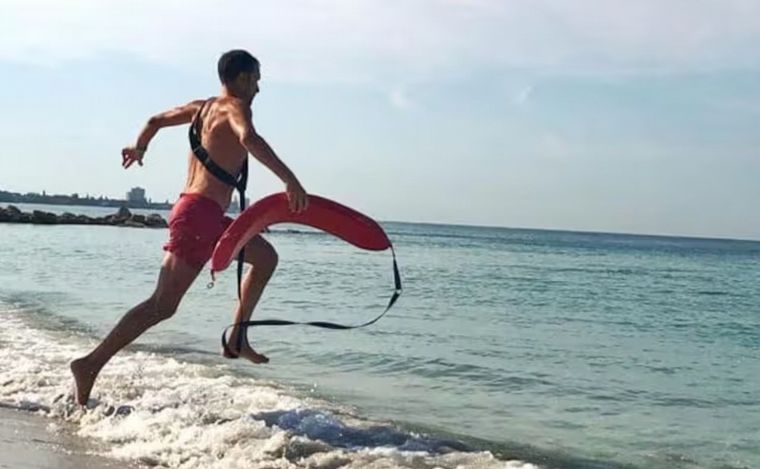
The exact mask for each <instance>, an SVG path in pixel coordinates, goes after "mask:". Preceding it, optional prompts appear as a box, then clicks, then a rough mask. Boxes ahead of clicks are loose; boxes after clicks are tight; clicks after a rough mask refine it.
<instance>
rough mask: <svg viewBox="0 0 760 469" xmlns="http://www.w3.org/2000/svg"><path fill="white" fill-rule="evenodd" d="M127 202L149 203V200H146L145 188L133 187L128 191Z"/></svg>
mask: <svg viewBox="0 0 760 469" xmlns="http://www.w3.org/2000/svg"><path fill="white" fill-rule="evenodd" d="M127 202H132V203H137V204H146V203H148V201H147V200H145V189H143V188H142V187H133V188H132V190H131V191H129V192H127Z"/></svg>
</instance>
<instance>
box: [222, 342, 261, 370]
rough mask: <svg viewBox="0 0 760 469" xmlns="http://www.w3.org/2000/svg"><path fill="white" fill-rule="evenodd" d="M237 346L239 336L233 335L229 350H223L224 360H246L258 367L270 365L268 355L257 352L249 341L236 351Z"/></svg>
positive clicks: (228, 344)
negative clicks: (262, 364) (263, 364)
mask: <svg viewBox="0 0 760 469" xmlns="http://www.w3.org/2000/svg"><path fill="white" fill-rule="evenodd" d="M236 344H237V336H235V335H233V336H231V337H230V340H229V342H227V349H226V350H222V356H224V358H245V359H247V360H250V361H251V362H253V363H255V364H257V365H259V364H261V363H269V358H267V356H266V355H262V354H260V353H258V352H256V351H255V350H254V349H253V347H251V345H250V344H249V343H248V341H247V340H246V341H245V343H244V344H243V346H242V347H240V350H237V349H236ZM233 354H234V355H233Z"/></svg>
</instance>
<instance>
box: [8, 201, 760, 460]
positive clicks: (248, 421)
mask: <svg viewBox="0 0 760 469" xmlns="http://www.w3.org/2000/svg"><path fill="white" fill-rule="evenodd" d="M19 208H21V209H22V210H25V211H30V210H32V209H34V208H42V209H44V210H48V211H54V212H58V213H60V212H63V211H70V212H73V213H84V214H89V215H106V214H110V213H113V211H114V210H113V209H105V208H88V207H53V206H44V207H35V206H30V205H24V204H21V205H19ZM162 215H164V216H167V215H168V214H167V213H166V212H162ZM382 225H383V227H384V228H385V229H386V231H387V232H388V234H389V236H390V238H391V239H392V241H393V243H394V246H395V248H396V253H397V256H398V260H399V265H400V268H401V273H402V277H403V281H404V287H405V289H404V293H403V295H402V297H401V299H400V300H399V302H398V303H397V305H396V306H395V307H394V308H393V309H392V310H391V311H390V312H389V313H388V315H387V316H386V317H384V318H383V319H381V320H380V321H379V322H378V323H376V324H374V325H372V326H370V327H368V328H364V329H358V330H352V331H327V330H320V329H315V328H307V327H300V326H297V327H267V328H258V329H252V330H251V331H250V332H249V334H250V338H251V342H252V343H253V344H254V346H255V347H256V348H257V349H258V350H260V351H261V352H263V353H265V354H267V355H268V356H269V358H270V359H271V362H270V363H269V364H267V365H264V366H254V365H251V364H248V363H242V362H241V361H229V360H224V359H223V358H222V357H221V356H220V354H219V351H220V344H219V338H220V334H221V331H222V330H223V328H224V327H225V326H227V325H228V324H229V323H230V322H231V320H232V312H233V309H234V306H235V300H236V293H235V289H236V286H235V274H234V269H229V270H228V271H225V272H224V273H222V274H221V275H220V276H219V278H218V279H217V282H216V284H215V285H214V287H213V288H210V289H209V288H208V287H207V284H208V282H209V280H210V278H209V275H208V271H204V272H203V273H202V274H201V276H200V277H199V278H198V280H197V281H196V283H195V285H194V286H193V287H192V289H191V290H190V292H189V293H188V295H187V296H186V298H185V299H184V301H183V303H182V304H181V305H180V308H179V311H178V313H177V314H176V315H175V316H174V317H173V318H172V319H170V320H169V321H166V322H164V323H162V324H160V325H159V326H157V327H156V328H154V329H151V330H150V331H149V332H148V333H146V334H145V335H144V336H143V337H141V338H140V339H139V340H138V341H137V342H136V343H135V344H134V345H133V346H131V347H129V348H128V349H126V350H124V351H122V352H121V353H120V354H119V355H117V357H115V358H114V360H113V361H112V362H111V363H109V365H107V367H106V368H105V369H104V370H103V373H102V375H101V378H100V380H99V381H98V382H97V384H96V386H95V389H94V391H93V395H92V401H91V405H90V408H89V409H88V410H87V411H82V410H81V409H78V408H77V407H76V406H75V405H74V404H73V403H72V401H71V398H70V397H69V393H70V388H71V380H70V375H69V373H68V367H67V363H68V362H69V361H70V360H71V359H73V358H75V357H77V356H79V355H81V354H83V353H85V352H86V351H88V350H89V349H90V348H91V347H93V346H94V345H95V344H96V343H97V341H98V339H100V338H102V337H103V336H104V335H105V334H106V333H107V332H108V331H109V330H110V328H111V327H112V326H113V325H114V324H115V323H116V321H117V320H118V319H119V318H120V317H121V315H123V314H124V313H125V312H126V310H127V309H129V308H130V307H131V306H133V305H134V304H136V303H138V302H139V301H141V300H143V299H144V298H146V297H147V296H148V295H149V294H150V293H151V290H152V287H153V285H154V282H155V280H156V275H157V272H158V267H159V265H160V262H161V259H162V257H163V252H162V250H161V246H162V244H163V243H164V242H165V240H166V236H167V234H168V232H167V231H166V230H164V229H136V228H119V227H109V226H39V225H14V224H0V320H2V326H0V405H2V406H6V407H12V408H17V409H23V410H27V411H33V412H37V413H40V414H43V415H45V416H47V417H48V418H50V419H51V421H52V422H54V423H59V424H61V425H64V422H66V423H65V425H67V426H70V427H71V428H73V429H74V431H76V432H77V433H78V434H80V435H82V436H84V437H86V438H91V439H93V440H95V441H98V442H99V444H100V446H99V447H102V448H105V449H103V451H104V452H105V454H106V455H107V456H109V457H112V458H117V459H122V460H128V461H132V462H134V463H137V464H142V465H146V466H150V467H171V468H196V467H197V468H234V467H241V468H242V467H270V468H290V467H309V468H324V469H332V468H359V467H361V468H386V467H387V468H391V467H402V468H407V467H408V468H420V469H428V468H429V469H433V468H451V469H454V468H523V469H528V468H547V469H573V468H594V469H601V468H611V469H623V468H631V469H637V468H642V469H643V468H652V469H660V468H672V469H681V468H683V469H702V468H705V469H707V468H710V469H740V468H760V392H759V390H760V242H755V241H738V240H721V239H695V238H678V237H660V236H639V235H622V234H601V233H580V232H564V231H541V230H526V229H507V228H487V227H472V226H447V225H429V224H411V223H391V222H387V223H382ZM267 239H268V240H269V241H270V242H271V243H272V244H273V245H274V246H275V247H276V248H277V250H278V252H279V255H280V263H279V267H278V269H277V271H276V273H275V275H274V277H273V278H272V280H271V282H270V284H269V286H268V288H267V290H266V291H265V294H264V297H263V299H262V301H261V303H260V305H259V307H258V309H257V311H256V312H255V318H261V319H263V318H287V319H295V320H326V321H337V322H342V323H347V324H356V323H360V322H364V321H366V320H369V319H371V318H373V317H374V316H375V315H377V314H379V313H380V312H381V311H382V309H383V308H384V306H385V304H386V302H387V300H388V298H389V296H390V294H391V292H392V284H393V281H392V269H391V256H390V253H389V252H368V251H362V250H359V249H357V248H355V247H353V246H350V245H348V244H346V243H345V242H343V241H341V240H339V239H336V238H334V237H331V236H329V235H326V234H323V233H319V232H316V231H314V230H310V229H305V228H302V227H297V226H279V227H278V226H275V227H274V229H273V232H272V233H270V234H268V235H267Z"/></svg>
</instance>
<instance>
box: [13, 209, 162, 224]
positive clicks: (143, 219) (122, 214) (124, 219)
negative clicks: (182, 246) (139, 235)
mask: <svg viewBox="0 0 760 469" xmlns="http://www.w3.org/2000/svg"><path fill="white" fill-rule="evenodd" d="M0 223H34V224H38V225H109V226H128V227H132V228H166V226H167V223H166V220H164V218H163V217H162V216H161V215H159V214H157V213H153V214H151V215H148V216H145V215H138V214H134V213H132V212H130V211H129V209H128V208H126V207H121V208H120V209H119V211H118V212H116V213H114V214H112V215H106V216H104V217H88V216H86V215H74V214H73V213H68V212H66V213H62V214H60V215H57V214H55V213H50V212H45V211H42V210H34V211H32V212H31V213H29V212H22V211H21V210H19V209H18V207H16V206H13V205H9V206H7V207H5V208H3V207H0Z"/></svg>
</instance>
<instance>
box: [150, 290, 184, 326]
mask: <svg viewBox="0 0 760 469" xmlns="http://www.w3.org/2000/svg"><path fill="white" fill-rule="evenodd" d="M148 301H149V302H150V305H151V308H150V310H151V312H152V315H153V317H154V318H155V319H156V320H157V321H163V320H165V319H169V318H170V317H172V316H174V313H176V312H177V306H178V303H177V302H176V301H174V300H173V299H171V298H167V297H166V296H164V295H160V294H156V293H154V294H153V296H151V297H150V299H148Z"/></svg>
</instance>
